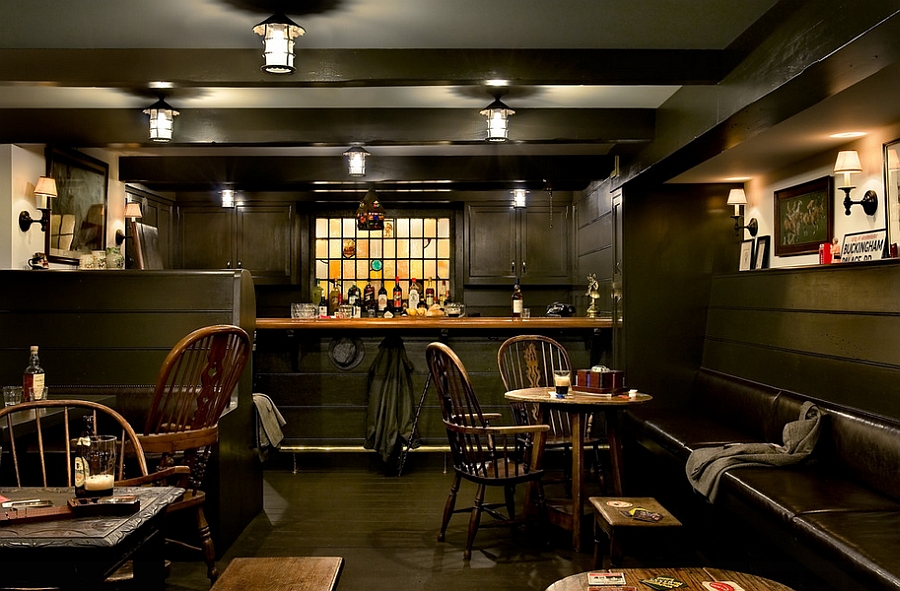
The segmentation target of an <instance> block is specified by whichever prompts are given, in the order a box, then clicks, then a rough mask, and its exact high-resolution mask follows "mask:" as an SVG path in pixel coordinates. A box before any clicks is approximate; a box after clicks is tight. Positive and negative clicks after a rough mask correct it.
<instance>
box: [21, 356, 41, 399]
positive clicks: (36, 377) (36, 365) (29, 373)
mask: <svg viewBox="0 0 900 591" xmlns="http://www.w3.org/2000/svg"><path fill="white" fill-rule="evenodd" d="M29 353H30V356H29V359H28V367H26V368H25V371H24V372H23V373H22V398H23V400H25V401H26V402H27V401H29V400H32V399H33V397H32V393H33V392H38V395H37V397H40V396H41V395H42V394H43V392H44V370H43V369H42V368H41V360H40V358H39V357H38V346H37V345H31V348H30V349H29Z"/></svg>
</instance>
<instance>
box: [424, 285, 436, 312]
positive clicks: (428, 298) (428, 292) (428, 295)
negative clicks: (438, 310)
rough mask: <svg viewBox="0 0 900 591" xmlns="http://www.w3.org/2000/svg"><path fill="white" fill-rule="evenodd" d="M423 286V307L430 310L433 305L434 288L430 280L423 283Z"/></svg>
mask: <svg viewBox="0 0 900 591" xmlns="http://www.w3.org/2000/svg"><path fill="white" fill-rule="evenodd" d="M425 286H426V287H425V305H426V306H427V307H429V308H430V307H431V306H433V305H434V286H433V285H432V283H431V280H430V279H429V280H428V281H426V282H425Z"/></svg>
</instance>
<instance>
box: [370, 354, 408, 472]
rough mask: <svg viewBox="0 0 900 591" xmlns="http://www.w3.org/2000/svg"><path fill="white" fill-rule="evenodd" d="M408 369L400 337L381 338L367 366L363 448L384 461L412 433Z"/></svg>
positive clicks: (397, 449)
mask: <svg viewBox="0 0 900 591" xmlns="http://www.w3.org/2000/svg"><path fill="white" fill-rule="evenodd" d="M412 372H413V365H412V363H410V361H409V358H407V356H406V349H405V348H404V346H403V340H402V339H400V337H396V336H389V337H387V338H385V339H384V340H383V341H382V342H381V344H380V345H379V346H378V355H377V356H376V357H375V360H374V361H373V362H372V366H371V367H370V368H369V381H368V397H369V408H368V412H367V415H366V442H365V444H364V447H365V448H366V449H374V450H375V451H377V452H378V453H379V454H381V459H382V460H384V461H385V462H387V461H389V460H390V458H391V456H392V455H394V454H395V453H397V452H399V451H400V448H401V447H402V446H403V445H404V444H405V443H407V442H409V441H410V438H412V436H413V414H414V410H413V406H414V403H413V391H412ZM413 447H416V446H413Z"/></svg>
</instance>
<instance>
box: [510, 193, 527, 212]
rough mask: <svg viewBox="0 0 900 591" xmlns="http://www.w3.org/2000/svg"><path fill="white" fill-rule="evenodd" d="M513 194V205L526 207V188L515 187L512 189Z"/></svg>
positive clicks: (520, 207)
mask: <svg viewBox="0 0 900 591" xmlns="http://www.w3.org/2000/svg"><path fill="white" fill-rule="evenodd" d="M510 192H511V193H512V195H513V207H514V208H516V209H525V195H527V194H528V191H526V190H525V189H513V190H512V191H510Z"/></svg>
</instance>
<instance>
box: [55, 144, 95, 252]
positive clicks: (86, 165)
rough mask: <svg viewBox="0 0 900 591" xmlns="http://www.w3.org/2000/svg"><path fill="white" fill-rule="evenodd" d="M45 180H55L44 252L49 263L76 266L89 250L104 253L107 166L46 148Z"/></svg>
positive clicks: (72, 152) (68, 152) (93, 159)
mask: <svg viewBox="0 0 900 591" xmlns="http://www.w3.org/2000/svg"><path fill="white" fill-rule="evenodd" d="M45 156H46V159H47V176H52V177H53V178H54V179H56V193H57V197H56V199H51V202H52V209H51V210H50V227H49V228H48V229H47V232H45V234H44V250H45V251H46V253H47V258H48V259H49V260H50V261H55V262H61V263H74V264H77V263H78V257H79V256H81V255H82V254H84V253H88V252H91V251H92V250H105V249H106V192H107V185H108V182H109V165H108V164H107V163H106V162H103V161H102V160H97V159H96V158H91V157H90V156H88V155H87V154H82V153H81V152H76V151H75V150H67V149H62V148H55V147H52V146H48V147H47V150H46V154H45Z"/></svg>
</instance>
